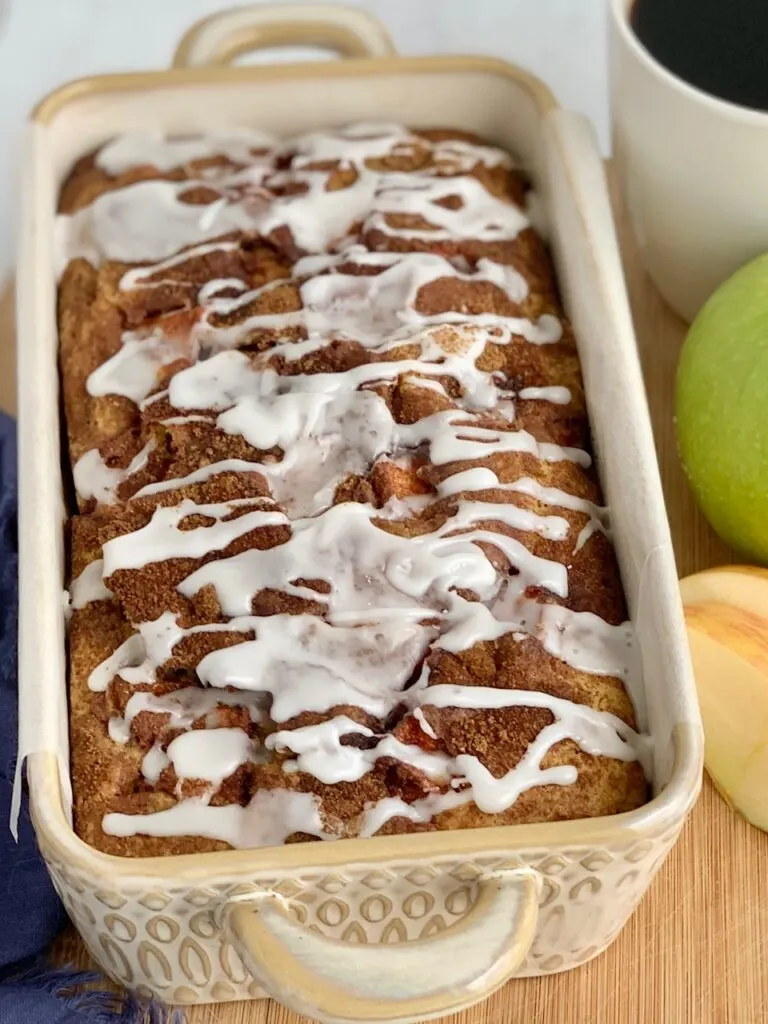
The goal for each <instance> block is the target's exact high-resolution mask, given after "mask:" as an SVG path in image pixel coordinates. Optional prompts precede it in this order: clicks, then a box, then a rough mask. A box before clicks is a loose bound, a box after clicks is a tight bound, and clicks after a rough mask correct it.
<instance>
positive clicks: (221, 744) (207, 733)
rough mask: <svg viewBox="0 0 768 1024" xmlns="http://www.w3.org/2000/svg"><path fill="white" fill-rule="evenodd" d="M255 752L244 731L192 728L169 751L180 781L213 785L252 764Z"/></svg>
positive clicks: (171, 744)
mask: <svg viewBox="0 0 768 1024" xmlns="http://www.w3.org/2000/svg"><path fill="white" fill-rule="evenodd" d="M253 752H254V750H253V742H252V741H251V739H250V738H249V736H248V735H247V734H246V733H244V732H243V730H242V729H191V730H190V731H189V732H183V733H182V734H181V736H177V737H176V739H175V740H173V741H172V742H171V743H169V744H168V749H167V751H166V753H167V755H168V760H169V761H170V763H171V764H172V765H173V768H174V771H175V772H176V775H177V776H178V777H179V779H205V781H206V782H210V783H212V784H213V785H214V786H218V785H219V784H220V783H222V782H223V781H224V779H227V778H229V776H230V775H232V774H233V772H235V771H236V769H237V768H239V767H240V765H241V764H245V763H246V762H247V761H250V760H251V758H252V755H253Z"/></svg>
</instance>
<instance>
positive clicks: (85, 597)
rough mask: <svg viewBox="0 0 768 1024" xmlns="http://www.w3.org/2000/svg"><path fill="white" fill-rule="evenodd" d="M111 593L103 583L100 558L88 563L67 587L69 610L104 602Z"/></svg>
mask: <svg viewBox="0 0 768 1024" xmlns="http://www.w3.org/2000/svg"><path fill="white" fill-rule="evenodd" d="M111 597H112V591H111V590H109V589H108V588H107V586H106V585H105V583H104V562H103V560H102V559H101V558H97V559H95V560H94V561H93V562H89V563H88V565H86V567H85V568H84V569H83V571H82V572H81V573H80V575H79V576H77V577H76V578H75V579H74V580H72V583H71V584H70V587H69V606H70V608H85V606H86V605H88V604H90V603H91V602H92V601H105V600H107V599H108V598H111Z"/></svg>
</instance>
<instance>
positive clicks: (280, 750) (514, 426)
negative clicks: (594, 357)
mask: <svg viewBox="0 0 768 1024" xmlns="http://www.w3.org/2000/svg"><path fill="white" fill-rule="evenodd" d="M536 209H537V203H536V201H535V197H534V196H533V194H532V192H531V189H530V187H529V184H528V182H527V180H526V178H525V176H524V174H523V173H522V172H521V171H520V170H519V169H518V168H517V167H516V166H515V164H514V162H513V161H512V159H511V158H510V157H509V156H508V155H507V154H506V153H504V152H502V151H501V150H499V149H496V148H493V147H491V146H488V145H485V144H483V143H482V142H481V141H480V140H479V139H477V138H475V137H473V136H470V135H468V134H466V133H464V132H460V131H451V130H408V129H406V128H403V127H401V126H398V125H390V124H357V125H353V126H350V127H347V128H344V129H337V130H332V131H327V132H312V133H309V134H306V135H304V136H301V137H299V138H295V139H291V140H287V141H278V140H276V139H273V138H271V137H266V136H264V135H262V134H260V133H258V132H255V131H250V130H246V129H233V130H231V131H228V132H219V133H211V134H208V135H205V136H199V137H183V138H181V137H179V138H175V137H165V136H162V135H160V134H158V133H150V132H147V133H137V134H131V135H126V136H122V137H119V138H117V139H115V140H113V141H111V142H109V143H108V144H107V145H105V146H104V147H103V148H102V149H101V150H100V151H99V152H97V153H95V154H93V155H90V156H88V157H86V158H85V159H83V160H81V161H80V162H79V163H78V164H77V166H76V167H75V168H74V169H73V170H72V173H71V175H70V176H69V178H68V180H67V181H66V183H65V185H64V187H63V190H62V193H61V199H60V216H59V218H58V222H57V239H56V242H57V261H58V272H59V275H60V279H59V307H58V320H59V331H60V362H61V374H62V390H63V396H64V407H65V413H66V423H67V432H68V438H69V451H70V455H71V462H72V478H73V481H74V490H75V492H76V506H77V507H76V508H74V507H73V512H75V514H74V515H73V517H72V520H71V532H70V550H71V580H72V581H71V585H70V590H69V606H70V607H69V612H70V621H69V637H70V705H71V755H72V779H73V790H74V801H75V803H74V817H75V827H76V830H77V832H78V834H79V835H80V836H81V837H82V838H83V839H84V840H85V841H86V842H88V843H90V844H92V845H93V846H95V847H97V848H99V849H101V850H104V851H106V852H108V853H113V854H122V855H127V856H145V855H147V856H154V855H157V854H173V853H189V852H195V851H208V850H219V849H226V848H229V847H257V846H266V845H277V844H281V843H284V842H295V841H300V840H319V839H336V838H341V837H352V836H374V835H383V834H392V833H401V832H414V831H428V830H435V829H454V828H470V827H475V826H481V825H497V824H510V823H514V822H534V821H551V820H557V819H567V818H583V817H592V816H596V815H606V814H615V813H618V812H621V811H627V810H630V809H632V808H635V807H637V806H639V805H640V804H642V803H643V801H644V800H645V799H646V796H647V782H646V776H645V773H644V770H643V756H642V755H643V750H644V737H643V736H642V735H640V734H639V733H638V728H639V723H638V722H637V720H636V712H635V709H634V706H633V702H632V700H631V699H630V696H629V690H628V686H629V683H630V682H631V681H632V680H633V679H634V680H636V679H637V671H638V666H637V664H636V661H637V658H636V650H635V645H634V641H633V634H632V627H631V625H630V624H629V623H628V622H627V611H626V607H625V603H624V598H623V593H622V587H621V581H620V577H619V572H618V568H617V564H616V560H615V556H614V552H613V548H612V545H611V541H610V529H609V523H608V517H607V510H606V509H605V508H604V507H603V504H602V497H601V492H600V486H599V483H598V477H597V475H596V472H595V467H594V465H593V463H592V458H591V456H590V440H589V424H588V420H587V412H586V405H585V398H584V390H583V385H582V380H581V375H580V370H579V360H578V352H577V346H576V342H575V340H574V337H573V334H572V331H571V327H570V326H569V323H568V321H567V320H566V318H565V316H564V314H563V311H562V309H561V306H560V302H559V298H558V293H557V288H556V284H555V279H554V275H553V271H552V268H551V266H550V261H549V257H548V253H547V250H546V247H545V245H544V243H543V241H542V239H541V237H540V236H539V234H538V233H537V232H536V230H535V229H534V226H533V225H532V223H531V221H532V220H534V221H535V219H536V217H535V211H536ZM74 503H75V499H74V498H73V506H74ZM640 724H642V723H640Z"/></svg>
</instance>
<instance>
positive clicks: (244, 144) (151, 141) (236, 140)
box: [96, 128, 277, 175]
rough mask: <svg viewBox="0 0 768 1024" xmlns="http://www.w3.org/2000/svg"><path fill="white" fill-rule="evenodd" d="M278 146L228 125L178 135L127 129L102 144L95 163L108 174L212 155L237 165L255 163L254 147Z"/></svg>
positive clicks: (161, 167) (269, 148) (181, 163)
mask: <svg viewBox="0 0 768 1024" xmlns="http://www.w3.org/2000/svg"><path fill="white" fill-rule="evenodd" d="M276 147H277V140H276V139H275V138H273V137H272V136H270V135H267V134H266V133H265V132H260V131H255V130H254V129H253V128H229V129H228V130H227V131H225V132H222V131H210V132H207V133H206V134H205V135H189V136H183V135H180V136H176V137H168V136H166V135H163V133H162V132H159V131H140V132H127V133H125V134H124V135H119V136H117V138H115V139H113V140H112V141H111V142H108V143H107V144H106V146H102V148H101V149H100V150H99V152H98V154H97V156H96V166H97V167H100V168H101V169H102V170H104V171H106V172H107V174H111V175H118V174H124V173H125V172H126V171H129V170H131V169H132V168H134V167H141V166H144V165H147V164H150V165H151V166H153V167H156V168H157V169H158V170H159V171H171V170H173V168H174V167H183V166H184V165H185V164H189V163H193V162H194V161H196V160H203V159H206V158H208V157H212V156H225V157H227V159H228V160H231V161H232V162H233V163H238V164H253V163H254V162H255V159H256V158H255V156H254V150H256V151H259V150H266V151H267V152H268V153H270V154H271V152H272V151H273V150H274V149H275V148H276Z"/></svg>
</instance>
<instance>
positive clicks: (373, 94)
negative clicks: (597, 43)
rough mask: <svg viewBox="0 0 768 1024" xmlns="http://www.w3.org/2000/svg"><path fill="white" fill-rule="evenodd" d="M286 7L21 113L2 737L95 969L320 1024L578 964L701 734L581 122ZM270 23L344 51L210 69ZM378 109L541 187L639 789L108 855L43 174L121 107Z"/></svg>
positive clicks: (658, 837) (419, 1008)
mask: <svg viewBox="0 0 768 1024" xmlns="http://www.w3.org/2000/svg"><path fill="white" fill-rule="evenodd" d="M292 15H293V17H292V20H291V21H290V23H289V22H287V21H285V20H284V19H285V17H286V8H285V7H281V8H279V9H272V8H264V7H261V8H258V9H249V8H245V9H239V10H238V11H232V12H225V13H224V14H221V15H216V16H214V18H213V19H209V20H208V21H207V22H204V23H202V24H201V25H198V26H196V27H195V28H194V29H193V30H191V32H190V33H188V35H187V36H186V37H185V39H184V41H183V42H182V45H181V46H180V48H179V51H178V53H177V58H176V65H177V68H176V69H175V70H172V71H168V72H159V73H152V74H134V75H115V76H107V77H99V78H93V79H89V80H86V81H82V82H76V83H74V84H72V85H69V86H65V87H64V88H63V89H60V90H59V91H58V92H56V93H54V94H53V95H51V96H49V97H48V98H47V99H46V100H44V101H43V103H42V104H41V105H40V106H39V107H38V108H37V110H36V111H35V113H34V114H33V116H32V121H31V124H30V128H29V140H28V152H27V161H26V174H25V180H24V220H23V224H24V227H23V234H22V246H21V258H20V263H19V295H18V299H19V349H20V350H19V365H20V384H19V398H20V400H19V405H20V409H21V414H20V444H21V459H20V467H21V481H20V524H21V537H20V543H21V598H20V600H21V608H20V690H21V737H20V749H21V753H22V755H27V757H28V761H27V763H28V771H29V786H30V794H31V803H32V811H33V816H34V821H35V826H36V829H37V835H38V839H39V842H40V847H41V849H42V851H43V854H44V856H45V859H46V861H47V863H48V867H49V869H50V872H51V875H52V876H53V879H54V882H55V884H56V888H57V890H58V891H59V893H60V894H61V897H62V899H63V900H64V903H65V905H66V907H67V909H68V911H69V913H70V915H71V917H72V919H73V921H74V922H75V924H76V926H77V928H78V929H79V931H80V933H81V934H82V936H83V939H84V940H85V942H86V944H87V946H88V948H89V949H90V951H91V953H92V954H93V956H94V957H95V958H96V960H98V961H99V963H100V964H101V965H102V966H103V968H104V969H105V970H106V971H107V972H108V973H109V974H110V975H112V976H113V977H114V978H116V979H118V980H119V981H121V982H123V983H124V984H125V985H128V986H130V987H132V988H135V989H137V990H138V991H139V992H143V993H147V994H148V993H154V994H157V995H159V996H161V997H162V998H164V999H166V1000H167V1001H169V1002H175V1003H194V1002H207V1001H217V1000H229V999H246V998H249V997H259V996H261V995H263V994H264V991H266V992H268V993H270V994H272V995H274V996H275V997H276V998H278V999H280V1000H282V1001H283V1002H285V1003H287V1004H289V1005H290V1006H292V1007H293V1008H295V1009H297V1010H299V1011H302V1012H304V1013H307V1014H309V1015H310V1016H313V1017H317V1018H319V1019H320V1020H323V1021H345V1022H356V1024H357V1022H360V1021H373V1020H377V1021H406V1020H407V1021H414V1020H418V1019H425V1018H428V1017H434V1016H438V1015H440V1014H443V1013H447V1012H450V1011H453V1010H457V1009H460V1008H462V1007H465V1006H467V1005H469V1004H471V1003H473V1002H476V1001H477V1000H480V999H482V998H483V997H485V996H486V995H488V994H489V993H490V992H491V991H492V990H493V989H494V988H496V987H497V986H499V985H501V984H502V983H503V982H505V981H506V980H507V979H508V978H510V977H512V976H513V975H536V974H542V973H545V972H550V971H560V970H565V969H567V968H570V967H574V966H575V965H577V964H580V963H583V962H584V961H585V960H588V959H589V958H590V957H593V956H594V955H595V954H597V953H599V952H600V950H602V949H603V948H604V947H605V946H606V945H607V944H608V943H609V942H611V940H612V939H613V938H614V937H615V936H616V934H617V932H618V931H619V929H620V928H621V927H622V925H623V924H624V922H625V921H626V919H627V917H628V916H629V914H630V912H631V911H632V909H633V907H634V906H635V905H636V904H637V902H638V900H639V899H640V897H641V896H642V895H643V893H644V891H645V889H646V888H647V886H648V884H649V882H650V880H651V878H652V877H653V875H654V873H655V871H656V870H657V868H658V867H659V865H660V864H661V862H662V860H663V859H664V857H665V856H666V854H667V853H668V851H669V849H670V847H671V845H672V843H673V842H674V841H675V839H676V837H677V835H678V833H679V831H680V828H681V826H682V824H683V820H684V818H685V816H686V814H687V813H688V811H689V810H690V808H691V805H692V804H693V802H694V800H695V798H696V795H697V792H698V788H699V782H700V773H701V761H702V738H701V731H700V723H699V717H698V710H697V706H696V700H695V695H694V689H693V684H692V678H691V672H690V665H689V661H688V653H687V646H686V640H685V633H684V628H683V620H682V615H681V609H680V603H679V597H678V589H677V578H676V573H675V565H674V559H673V554H672V547H671V543H670V537H669V530H668V526H667V522H666V517H665V513H664V505H663V499H662V494H661V488H660V483H659V476H658V471H657V466H656V460H655V454H654V447H653V439H652V436H651V429H650V425H649V420H648V413H647V409H646V404H645V398H644V392H643V384H642V379H641V375H640V369H639V365H638V360H637V353H636V349H635V341H634V337H633V332H632V324H631V320H630V314H629V310H628V306H627V299H626V294H625V290H624V283H623V279H622V273H621V265H620V261H619V255H618V250H617V246H616V240H615V237H614V230H613V224H612V220H611V212H610V206H609V201H608V196H607V192H606V184H605V179H604V174H603V167H602V164H601V160H600V156H599V153H598V150H597V148H596V144H595V140H594V137H593V134H592V132H591V130H590V129H589V127H588V126H587V124H586V123H585V122H584V121H583V119H581V118H580V117H578V116H576V115H573V114H570V113H566V112H564V111H562V110H560V109H559V108H558V107H557V105H556V104H555V102H554V100H553V98H552V96H551V95H550V93H549V91H548V90H547V89H546V87H545V86H544V85H542V84H541V83H540V82H538V81H536V80H535V79H533V78H531V77H530V76H529V75H528V74H526V73H524V72H522V71H520V70H518V69H516V68H513V67H511V66H509V65H507V64H504V63H501V62H499V61H495V60H485V59H481V58H476V57H437V58H424V59H422V58H416V59H411V58H400V57H396V56H392V55H391V44H390V43H389V41H388V39H387V37H386V33H385V32H384V31H383V29H382V28H381V27H380V26H378V25H377V24H376V23H375V22H372V21H371V20H370V19H368V18H367V17H366V16H364V15H363V14H361V13H360V12H358V11H352V10H347V9H343V8H325V7H319V6H314V5H313V6H312V7H311V8H309V7H308V8H296V9H293V10H292ZM278 43H291V44H293V45H295V44H300V45H307V44H314V45H325V46H328V47H332V48H334V49H336V50H338V51H339V52H341V53H343V54H346V55H352V56H353V57H354V59H350V60H346V61H334V62H322V63H320V62H317V63H311V64H302V65H295V66H269V67H259V68H254V67H251V68H248V67H241V68H230V67H224V66H215V65H217V64H222V63H223V62H224V61H226V60H227V59H230V58H231V57H232V56H233V55H234V54H237V53H240V52H242V51H244V50H246V49H249V48H253V47H254V46H263V45H274V44H278ZM360 54H365V55H366V56H364V57H363V58H362V59H360ZM388 54H389V55H388ZM202 65H208V66H202ZM375 118H378V119H382V118H383V119H389V120H398V119H399V120H407V121H408V122H409V123H411V124H415V125H417V126H418V125H420V124H423V125H428V124H450V125H455V126H459V127H462V128H467V129H472V130H474V131H476V132H478V133H480V134H481V135H483V136H487V137H489V138H490V139H492V140H493V141H494V142H496V143H497V144H499V145H501V146H504V147H506V148H509V149H510V150H512V151H513V152H515V153H516V154H518V155H519V157H520V159H521V160H522V161H523V162H524V163H525V165H526V167H527V168H528V170H529V171H530V173H531V175H532V177H533V179H534V181H535V183H536V184H537V186H538V188H539V189H540V190H541V192H542V194H543V197H544V200H545V206H546V209H547V211H548V219H549V233H550V240H551V244H552V247H553V250H554V253H555V256H556V261H557V266H558V270H559V279H560V284H561V287H562V291H563V294H564V299H565V303H566V307H567V310H568V312H569V314H570V317H571V319H572V320H573V322H574V325H575V328H576V334H577V337H578V338H579V339H580V345H581V358H582V365H583V371H584V376H585V381H586V388H587V394H588V395H589V397H590V413H591V421H592V428H593V432H594V441H595V447H596V450H597V456H598V463H599V466H600V469H601V475H602V481H603V485H604V489H605V492H606V495H607V500H608V502H609V504H610V506H611V510H612V522H613V527H614V534H615V539H616V546H617V550H618V555H619V560H620V564H621V569H622V574H623V579H624V584H625V588H626V592H627V596H628V600H629V605H630V609H631V614H632V617H633V620H634V622H635V624H636V628H637V633H638V637H639V642H640V646H641V650H642V656H643V662H644V675H645V694H646V705H647V712H646V717H647V725H648V728H649V730H650V732H651V734H652V736H653V739H654V743H655V758H654V760H655V796H654V799H653V800H652V801H651V803H649V804H648V805H647V806H646V807H644V808H642V809H640V810H637V811H633V812H632V813H629V814H622V815H619V816H616V817H613V818H602V819H592V820H588V821H568V822H563V823H555V824H544V825H522V826H512V827H506V828H498V829H478V830H473V831H464V832H457V833H438V834H421V835H406V836H399V837H389V838H378V839H373V840H361V839H356V840H344V841H341V842H337V843H322V844H321V843H318V844H307V845H303V844H299V845H293V846H289V847H281V848H277V849H260V850H253V851H235V852H228V853H214V854H201V855H198V856H185V857H173V858H165V859H162V858H158V859H144V860H129V859H120V858H115V857H109V856H106V855H105V854H102V853H99V852H97V851H95V850H93V849H91V848H90V847H88V846H86V845H85V844H83V843H82V842H81V841H80V840H79V839H78V838H77V837H76V836H75V834H74V833H73V831H72V829H71V825H70V820H69V811H70V786H69V778H68V753H67V706H66V686H65V678H66V667H65V627H64V618H63V612H62V608H63V606H62V586H63V582H62V581H63V580H64V578H65V575H64V546H63V531H62V525H63V519H64V501H63V495H62V470H61V463H60V449H59V432H60V425H59V405H58V401H57V394H58V381H57V364H56V349H57V338H56V324H55V281H54V273H53V258H52V237H53V217H54V211H55V203H56V197H57V193H58V190H59V187H60V184H61V182H62V179H63V178H64V176H65V174H66V173H67V170H68V169H69V167H70V166H71V165H72V163H73V161H74V160H75V159H76V158H78V157H79V156H81V155H82V154H83V153H85V152H86V151H88V150H90V149H91V148H92V147H94V146H95V145H97V144H99V143H101V142H103V141H104V140H105V139H106V138H108V137H109V136H110V135H112V134H114V133H115V132H117V131H121V130H125V129H131V128H137V127H147V126H150V127H155V128H162V129H166V130H171V131H176V132H179V131H188V130H199V129H205V128H207V127H213V126H220V125H221V124H222V123H225V122H237V123H252V124H253V125H255V126H257V127H261V128H264V129H266V130H268V131H273V132H278V133H281V134H287V133H293V132H297V131H304V130H306V129H309V128H312V127H320V126H327V125H334V124H341V123H344V122H348V121H354V120H359V119H375ZM446 963H450V965H451V967H450V971H446V970H445V964H446Z"/></svg>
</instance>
